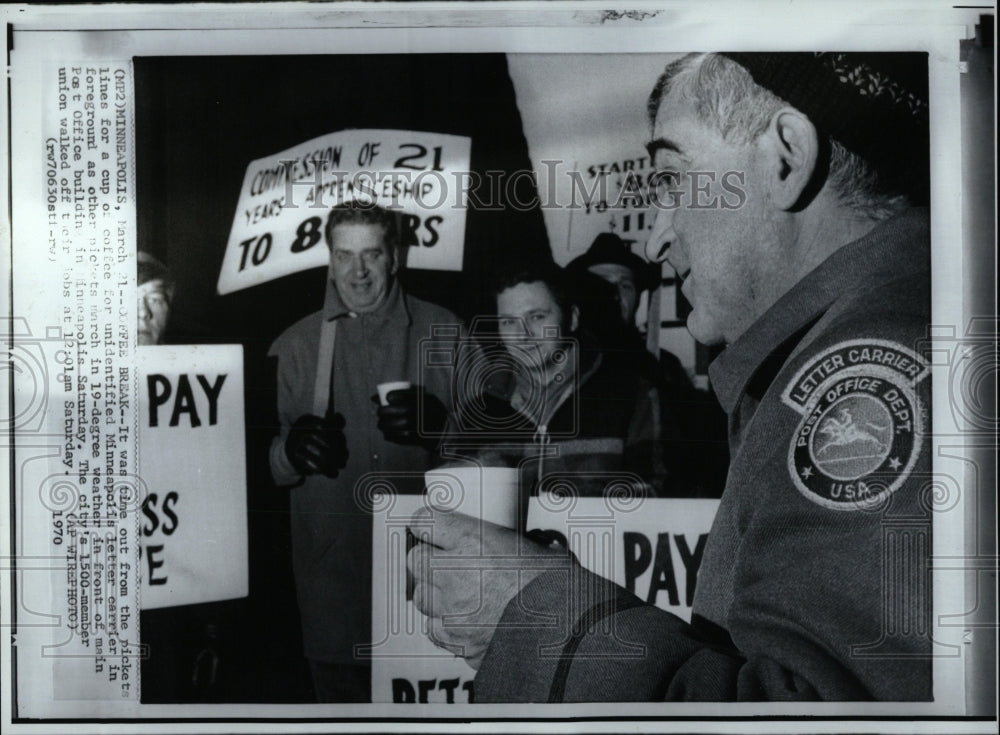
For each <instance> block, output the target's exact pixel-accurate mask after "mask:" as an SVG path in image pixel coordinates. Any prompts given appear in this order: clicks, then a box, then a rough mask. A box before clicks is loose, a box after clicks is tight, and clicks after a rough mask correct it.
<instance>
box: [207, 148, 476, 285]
mask: <svg viewBox="0 0 1000 735" xmlns="http://www.w3.org/2000/svg"><path fill="white" fill-rule="evenodd" d="M470 147H471V141H470V139H469V138H468V137H464V136H457V135H442V134H439V133H426V132H416V131H406V130H343V131H340V132H337V133H330V134H328V135H323V136H320V137H319V138H314V139H312V140H309V141H306V142H304V143H300V144H299V145H297V146H295V147H293V148H289V149H288V150H285V151H281V152H280V153H275V154H274V155H272V156H268V157H266V158H261V159H258V160H256V161H253V162H252V163H251V164H250V165H249V166H248V167H247V170H246V174H245V176H244V177H243V186H242V188H241V189H240V198H239V202H238V204H237V205H236V213H235V215H234V217H233V227H232V230H231V231H230V234H229V243H228V245H227V246H226V255H225V258H224V259H223V262H222V271H221V273H220V274H219V283H218V290H219V293H220V294H227V293H231V292H232V291H238V290H239V289H242V288H248V287H250V286H255V285H257V284H259V283H264V282H266V281H270V280H272V279H275V278H280V277H281V276H286V275H288V274H290V273H296V272H298V271H301V270H306V269H308V268H315V267H317V266H325V265H327V264H328V262H329V258H330V256H329V250H328V249H327V245H326V242H325V238H324V234H323V232H324V228H325V225H326V220H327V215H328V213H329V210H330V208H331V207H333V206H335V205H337V204H340V203H342V202H346V201H355V200H356V201H361V202H365V203H368V204H378V205H379V206H381V207H383V208H385V209H388V210H390V211H392V212H396V213H398V214H399V217H400V237H401V242H402V244H403V245H404V246H408V250H407V254H406V258H407V260H406V263H407V267H409V268H425V269H431V270H451V271H459V270H461V269H462V251H463V247H464V244H465V206H466V192H467V190H468V186H469V174H468V171H469V150H470Z"/></svg>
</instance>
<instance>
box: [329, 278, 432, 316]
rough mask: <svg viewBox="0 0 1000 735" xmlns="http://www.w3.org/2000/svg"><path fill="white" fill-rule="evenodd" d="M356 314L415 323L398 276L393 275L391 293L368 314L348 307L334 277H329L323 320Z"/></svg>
mask: <svg viewBox="0 0 1000 735" xmlns="http://www.w3.org/2000/svg"><path fill="white" fill-rule="evenodd" d="M356 316H361V317H365V318H368V319H377V320H379V321H396V322H400V323H401V324H406V325H411V324H413V316H412V314H411V313H410V305H409V303H408V300H407V297H406V293H405V292H404V291H403V287H402V286H401V285H400V284H399V278H398V277H393V279H392V286H390V287H389V293H388V294H387V295H386V298H385V301H384V302H383V303H382V305H381V306H380V307H379V308H378V309H376V310H375V311H373V312H370V313H368V314H355V313H354V312H352V311H351V310H350V309H348V308H347V306H346V305H345V304H344V302H343V300H342V299H341V298H340V293H338V291H337V287H336V286H335V285H334V283H333V279H332V278H327V279H326V295H325V297H324V300H323V321H330V320H332V319H342V318H344V317H356Z"/></svg>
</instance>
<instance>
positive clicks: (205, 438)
mask: <svg viewBox="0 0 1000 735" xmlns="http://www.w3.org/2000/svg"><path fill="white" fill-rule="evenodd" d="M136 370H137V373H138V376H139V397H140V400H139V477H140V478H141V480H142V483H143V487H144V490H145V500H144V502H143V505H142V516H141V518H140V521H139V523H140V532H141V535H142V547H141V554H142V563H141V569H142V571H141V580H142V584H141V587H140V591H141V597H140V602H141V605H140V606H141V608H142V609H144V610H148V609H152V608H159V607H171V606H174V605H190V604H195V603H203V602H214V601H217V600H228V599H234V598H238V597H245V596H246V595H247V594H248V590H249V583H248V556H247V502H246V482H247V481H246V461H245V459H246V448H245V441H244V418H243V348H242V347H241V346H239V345H165V346H156V347H139V348H138V349H137V351H136Z"/></svg>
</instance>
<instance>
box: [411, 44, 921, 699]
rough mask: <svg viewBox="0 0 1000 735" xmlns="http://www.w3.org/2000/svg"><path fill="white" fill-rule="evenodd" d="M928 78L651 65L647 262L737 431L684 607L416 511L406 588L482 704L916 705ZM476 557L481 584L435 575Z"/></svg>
mask: <svg viewBox="0 0 1000 735" xmlns="http://www.w3.org/2000/svg"><path fill="white" fill-rule="evenodd" d="M926 79H927V61H926V55H922V54H881V55H880V54H862V55H855V54H696V55H690V56H686V57H684V58H682V59H680V60H678V61H676V62H674V63H672V64H671V65H670V66H669V67H668V68H667V69H666V71H665V72H664V74H663V75H662V76H661V78H660V79H659V81H658V82H657V84H656V87H655V89H654V90H653V93H652V95H651V97H650V100H649V112H650V121H651V123H652V141H651V143H650V144H649V149H650V154H651V156H652V159H653V162H654V165H655V167H656V175H655V179H656V182H655V183H656V184H657V192H658V197H657V198H656V202H655V204H654V206H655V208H656V209H657V210H658V211H657V218H656V222H655V225H654V228H653V232H652V235H651V237H650V240H649V243H648V245H647V256H648V257H650V259H654V260H658V259H661V258H663V257H666V258H667V259H669V261H670V263H671V264H672V265H673V267H674V269H675V270H676V271H677V274H678V276H679V277H680V278H681V279H682V280H683V286H682V291H683V293H684V294H685V296H686V297H687V298H688V300H689V301H690V302H691V305H692V311H691V313H690V315H689V317H688V321H687V325H688V329H689V330H690V331H691V333H692V334H693V335H694V336H695V337H696V338H697V339H698V340H700V341H701V342H703V343H706V344H718V345H722V346H724V347H725V349H724V350H723V351H722V353H721V354H720V356H719V357H718V358H717V359H716V361H715V362H714V363H713V364H712V366H711V368H710V377H711V380H712V383H713V386H714V388H715V391H716V394H717V395H718V397H719V400H720V402H721V403H722V406H723V408H724V409H725V410H726V412H727V413H728V414H729V426H730V437H729V439H730V442H729V443H730V452H731V464H730V469H729V475H728V478H727V482H726V489H725V493H724V495H723V498H722V501H721V505H720V507H719V510H718V513H717V515H716V519H715V522H714V525H713V527H712V531H711V534H710V536H709V540H708V543H707V545H706V548H705V550H704V555H703V557H702V563H701V566H700V569H699V573H698V580H697V588H696V592H695V599H694V607H693V616H692V620H691V622H690V623H687V622H684V621H682V620H681V619H680V618H678V617H676V616H673V615H671V614H669V613H666V612H664V611H661V610H658V609H656V608H654V607H652V606H650V605H648V604H646V603H644V602H643V601H641V600H639V599H638V598H636V597H635V596H634V595H632V594H631V593H629V592H627V591H625V590H624V589H622V588H620V587H617V586H615V585H614V584H612V583H611V582H608V581H607V580H604V579H601V578H599V577H596V576H595V575H592V574H590V573H589V572H586V571H584V570H583V569H582V568H581V567H580V566H579V565H578V564H577V563H576V561H575V560H574V559H572V558H570V557H568V556H567V555H566V554H565V552H564V551H562V550H561V549H559V548H557V547H543V546H542V545H539V544H535V543H533V542H532V541H530V540H528V539H525V538H523V537H519V536H517V535H516V534H515V533H513V532H510V531H505V530H503V529H495V528H492V527H488V526H484V527H482V528H481V529H480V527H479V526H477V525H476V524H475V523H474V522H471V521H468V520H467V519H464V518H462V517H459V516H455V515H452V516H450V517H445V516H441V515H435V514H429V515H431V516H432V518H431V519H430V520H432V521H433V523H434V534H433V543H434V545H435V546H434V547H431V546H427V545H421V546H418V547H415V549H414V550H413V551H412V552H411V558H410V566H411V568H412V569H413V570H414V572H415V576H416V578H417V584H416V590H415V593H414V599H415V600H416V601H417V604H418V605H419V606H420V607H421V609H423V610H425V611H426V612H427V613H428V614H429V615H430V616H431V628H432V632H433V634H434V637H435V639H436V640H437V641H438V642H439V644H440V645H442V646H444V647H446V648H448V649H449V650H452V651H455V652H456V653H459V654H460V655H463V656H465V657H466V658H467V659H468V660H471V661H473V662H475V663H477V664H478V666H479V670H478V675H477V677H476V682H475V687H476V699H477V701H594V700H659V699H667V700H709V701H753V700H757V701H788V700H841V701H843V700H851V701H853V700H870V699H877V700H889V701H891V700H928V699H930V698H931V696H932V686H931V684H932V676H931V673H932V670H931V656H932V655H933V653H934V650H933V646H934V644H933V641H932V639H931V628H932V625H931V620H932V617H931V607H930V600H931V599H932V595H931V590H930V587H929V582H928V580H929V577H930V575H929V554H930V548H931V539H930V528H931V522H930V517H929V507H928V501H927V496H928V488H929V487H932V486H933V475H932V474H931V445H930V439H929V437H927V436H926V435H925V432H926V431H927V430H928V429H929V427H930V415H929V410H930V405H931V401H930V382H931V381H930V377H929V368H928V364H927V362H926V360H925V359H924V357H923V356H922V355H921V354H920V352H919V350H918V345H919V344H920V341H921V339H922V338H923V337H924V336H925V334H926V329H927V324H928V322H929V320H930V275H929V270H930V257H929V252H930V248H929V227H928V217H927V212H926V211H925V210H923V209H920V208H917V207H915V206H914V204H916V203H920V201H921V198H922V197H923V196H925V194H926V189H927V164H928V151H927V122H926V120H927V107H926ZM421 520H422V521H423V522H424V523H426V522H427V521H428V519H426V518H424V519H421ZM480 555H482V558H481V559H480V561H479V565H480V568H481V569H482V570H483V571H482V572H481V574H482V575H483V580H482V582H481V586H480V585H477V586H476V588H475V589H470V586H469V585H468V584H462V579H461V577H460V575H458V574H452V575H451V576H449V574H448V573H447V572H446V571H444V570H442V569H441V568H439V567H438V564H439V560H440V558H441V557H444V558H445V560H446V561H450V562H451V563H452V565H453V566H454V559H455V557H456V556H468V557H471V558H475V557H477V556H480ZM487 557H488V558H487ZM504 557H519V558H520V565H519V567H520V568H517V569H514V570H510V567H511V566H517V565H514V564H512V562H511V560H510V558H506V559H504ZM497 559H501V560H502V561H501V562H498V561H497ZM504 567H506V568H504ZM432 571H433V572H434V574H433V584H431V572H432ZM464 573H465V574H466V575H467V574H468V572H467V571H466V572H464ZM480 588H481V589H484V590H488V594H486V595H485V596H484V595H480V593H479V589H480ZM471 611H475V612H474V613H471ZM463 613H471V614H468V615H464V616H462V614H463Z"/></svg>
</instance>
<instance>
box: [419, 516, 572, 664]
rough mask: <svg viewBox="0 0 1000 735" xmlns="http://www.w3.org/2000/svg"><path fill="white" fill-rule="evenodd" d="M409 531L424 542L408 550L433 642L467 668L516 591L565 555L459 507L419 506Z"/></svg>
mask: <svg viewBox="0 0 1000 735" xmlns="http://www.w3.org/2000/svg"><path fill="white" fill-rule="evenodd" d="M410 530H411V532H412V533H413V534H414V535H415V536H416V537H417V538H418V539H420V540H421V541H423V542H424V543H420V544H417V545H416V546H414V547H413V548H412V549H411V550H410V553H409V554H408V555H407V568H408V569H409V570H410V573H411V574H412V575H413V577H414V580H415V586H414V590H413V601H414V604H415V605H416V606H417V609H418V610H420V611H421V612H422V613H424V614H425V615H427V616H428V617H429V618H430V626H431V627H430V637H431V640H432V641H433V642H434V643H435V644H436V645H438V646H440V647H441V648H444V649H446V650H448V651H451V652H452V653H454V654H455V655H457V656H461V657H463V658H464V659H465V660H466V662H467V663H468V664H469V665H470V666H472V667H473V668H479V664H480V663H481V662H482V659H483V656H484V655H485V654H486V649H487V648H488V647H489V644H490V640H491V639H492V638H493V631H494V630H495V629H496V626H497V624H498V623H499V622H500V618H501V616H502V615H503V612H504V609H505V608H506V607H507V604H508V603H509V602H510V601H511V600H512V599H513V598H514V596H515V595H517V593H518V592H520V590H521V589H522V588H524V587H525V585H527V584H528V583H529V582H531V581H532V580H533V579H534V578H535V577H537V576H538V575H540V574H542V573H543V572H545V571H547V570H549V569H557V568H565V567H566V566H567V565H568V564H569V563H570V560H571V557H570V556H569V555H568V554H567V553H566V551H565V549H563V548H562V547H545V546H541V545H539V544H536V543H535V542H533V541H530V540H529V539H527V538H525V537H523V536H521V535H519V534H518V533H516V532H515V531H511V530H509V529H506V528H502V527H501V526H497V525H494V524H492V523H488V522H486V521H481V520H479V519H477V518H472V517H471V516H467V515H463V514H461V513H454V512H441V511H437V510H431V509H429V508H426V507H425V508H421V509H420V510H419V511H417V513H416V514H414V516H413V519H412V521H411V523H410Z"/></svg>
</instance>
